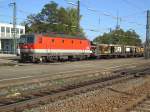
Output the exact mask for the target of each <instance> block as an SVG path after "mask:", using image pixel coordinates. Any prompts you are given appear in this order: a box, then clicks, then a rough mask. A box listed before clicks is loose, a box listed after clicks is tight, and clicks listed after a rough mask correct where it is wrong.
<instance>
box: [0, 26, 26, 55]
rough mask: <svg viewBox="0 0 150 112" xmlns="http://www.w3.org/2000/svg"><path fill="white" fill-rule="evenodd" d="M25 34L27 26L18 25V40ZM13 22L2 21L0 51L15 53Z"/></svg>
mask: <svg viewBox="0 0 150 112" xmlns="http://www.w3.org/2000/svg"><path fill="white" fill-rule="evenodd" d="M22 34H25V26H21V25H16V40H18V39H19V38H20V35H22ZM13 46H14V44H13V24H8V23H0V52H1V53H9V54H11V53H13V49H14V48H13Z"/></svg>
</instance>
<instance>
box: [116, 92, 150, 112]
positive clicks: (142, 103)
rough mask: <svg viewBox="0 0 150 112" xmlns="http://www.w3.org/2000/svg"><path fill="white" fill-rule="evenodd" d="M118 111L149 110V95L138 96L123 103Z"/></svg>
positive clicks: (144, 111)
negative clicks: (127, 102)
mask: <svg viewBox="0 0 150 112" xmlns="http://www.w3.org/2000/svg"><path fill="white" fill-rule="evenodd" d="M118 112H150V95H149V94H146V95H143V96H139V98H138V99H136V100H135V101H133V102H130V103H129V104H128V105H125V106H124V107H123V108H121V109H120V110H119V111H118Z"/></svg>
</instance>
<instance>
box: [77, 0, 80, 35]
mask: <svg viewBox="0 0 150 112" xmlns="http://www.w3.org/2000/svg"><path fill="white" fill-rule="evenodd" d="M77 19H78V23H77V32H78V33H79V32H80V0H78V18H77Z"/></svg>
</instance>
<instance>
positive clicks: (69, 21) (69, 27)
mask: <svg viewBox="0 0 150 112" xmlns="http://www.w3.org/2000/svg"><path fill="white" fill-rule="evenodd" d="M80 19H81V17H80ZM77 23H78V21H77V9H75V8H64V7H58V4H57V3H55V2H54V1H52V2H50V3H48V4H46V5H44V7H43V9H42V10H41V12H40V13H38V14H32V15H29V16H28V17H27V21H25V26H26V28H27V33H31V32H33V33H47V32H56V33H61V34H62V33H63V34H70V35H77V34H78V33H77ZM80 33H81V34H82V35H84V32H83V30H82V28H80Z"/></svg>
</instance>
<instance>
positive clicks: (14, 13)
mask: <svg viewBox="0 0 150 112" xmlns="http://www.w3.org/2000/svg"><path fill="white" fill-rule="evenodd" d="M9 5H10V6H12V7H13V52H14V54H16V2H13V3H10V4H9Z"/></svg>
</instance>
